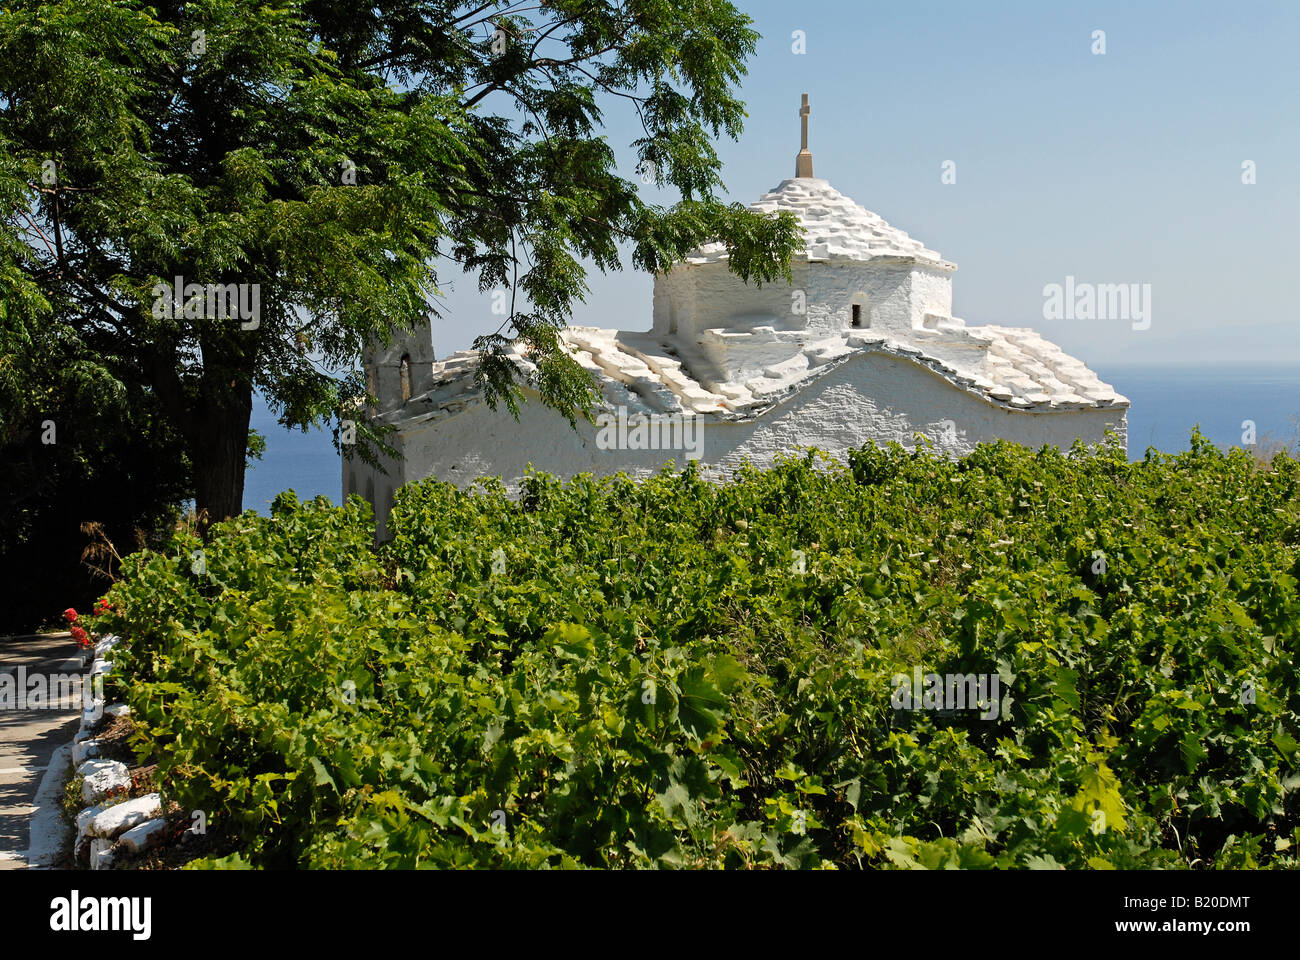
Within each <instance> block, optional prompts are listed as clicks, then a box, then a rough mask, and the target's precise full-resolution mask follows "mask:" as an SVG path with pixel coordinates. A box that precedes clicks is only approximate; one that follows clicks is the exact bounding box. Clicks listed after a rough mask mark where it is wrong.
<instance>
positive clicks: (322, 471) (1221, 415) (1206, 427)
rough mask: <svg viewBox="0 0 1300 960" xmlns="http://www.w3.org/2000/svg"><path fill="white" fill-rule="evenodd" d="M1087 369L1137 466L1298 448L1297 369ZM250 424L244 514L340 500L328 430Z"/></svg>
mask: <svg viewBox="0 0 1300 960" xmlns="http://www.w3.org/2000/svg"><path fill="white" fill-rule="evenodd" d="M1093 370H1095V371H1096V373H1097V375H1098V376H1099V377H1101V378H1102V380H1104V381H1106V382H1107V383H1109V384H1111V385H1112V386H1114V388H1115V389H1116V390H1117V391H1118V392H1120V393H1122V394H1123V395H1124V396H1126V397H1128V399H1129V401H1130V403H1131V404H1132V406H1131V407H1130V408H1129V415H1128V453H1129V458H1130V459H1132V460H1141V459H1142V458H1143V457H1144V456H1145V455H1146V451H1147V449H1148V448H1149V447H1154V448H1155V449H1157V450H1159V451H1161V452H1164V453H1178V452H1180V451H1183V450H1186V449H1187V448H1188V440H1189V439H1190V437H1191V433H1192V430H1193V428H1194V427H1196V426H1198V425H1199V426H1200V428H1201V433H1203V434H1204V435H1205V436H1206V437H1207V438H1208V439H1209V440H1210V441H1211V442H1212V443H1215V444H1217V445H1218V446H1221V447H1233V446H1243V445H1245V441H1246V440H1249V438H1250V429H1251V427H1252V426H1253V431H1254V439H1255V449H1260V448H1265V447H1276V446H1280V445H1285V446H1287V447H1288V448H1289V449H1291V450H1292V451H1294V450H1296V448H1297V444H1298V442H1300V365H1295V364H1291V365H1285V366H1283V365H1270V364H1249V365H1247V364H1242V365H1226V364H1206V363H1196V364H1160V365H1150V364H1147V365H1140V364H1094V365H1093ZM252 426H253V427H254V428H255V429H256V430H258V431H259V432H260V433H261V434H262V435H263V436H264V437H266V452H265V454H264V455H263V457H262V459H261V460H260V461H255V462H254V463H253V464H252V465H251V466H250V467H249V469H248V472H247V474H246V476H245V479H244V509H245V510H256V511H258V512H259V513H263V514H269V513H270V505H271V501H272V500H274V499H275V497H276V496H277V495H278V494H279V493H280V492H281V491H283V490H290V489H291V490H293V491H294V492H295V493H296V494H297V495H298V497H299V499H311V498H313V497H316V496H324V497H327V498H329V499H330V500H331V501H332V502H334V503H339V502H341V500H342V492H343V480H342V470H341V467H340V462H339V454H338V453H337V452H336V451H335V450H334V445H333V443H332V442H331V435H330V433H329V432H328V431H325V430H308V431H306V432H303V431H301V430H289V429H286V428H284V427H282V426H280V425H279V424H278V423H276V421H275V418H274V416H273V415H272V414H271V412H270V411H269V410H268V409H267V406H266V403H265V402H264V401H263V400H262V398H261V397H255V398H254V401H253V418H252ZM1248 449H1249V447H1248Z"/></svg>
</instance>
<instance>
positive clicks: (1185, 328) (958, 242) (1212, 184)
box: [434, 0, 1300, 364]
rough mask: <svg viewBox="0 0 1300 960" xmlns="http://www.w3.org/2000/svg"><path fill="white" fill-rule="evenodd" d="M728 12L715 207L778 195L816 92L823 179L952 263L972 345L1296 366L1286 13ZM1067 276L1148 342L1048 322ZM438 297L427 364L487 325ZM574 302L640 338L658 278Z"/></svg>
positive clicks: (1093, 356) (486, 308)
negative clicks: (735, 108)
mask: <svg viewBox="0 0 1300 960" xmlns="http://www.w3.org/2000/svg"><path fill="white" fill-rule="evenodd" d="M737 5H738V6H739V7H740V8H741V9H742V10H744V11H745V12H747V13H748V14H749V15H750V16H752V17H753V18H754V21H755V26H756V28H757V29H758V31H759V32H760V33H761V34H762V35H763V39H762V40H761V41H760V44H759V48H758V52H757V54H756V55H755V56H754V57H753V58H752V59H751V60H750V63H749V75H748V77H747V78H746V79H745V81H744V83H743V85H742V89H741V96H742V99H744V100H745V102H746V104H747V107H748V112H749V118H748V120H747V122H746V127H745V132H744V134H743V135H742V137H741V139H740V141H739V142H738V143H733V142H731V141H729V140H723V141H722V142H721V143H720V144H719V153H720V155H721V157H722V158H723V161H724V164H725V165H724V179H725V181H726V185H727V191H726V199H728V200H739V201H743V202H746V203H749V202H752V201H754V200H756V199H758V197H759V196H760V195H761V194H762V193H764V192H765V191H767V190H769V189H771V188H772V187H773V186H775V185H776V184H777V183H778V182H780V181H781V180H782V179H784V178H785V177H788V176H791V175H792V174H793V169H794V156H795V153H796V152H797V151H798V147H799V139H798V135H799V121H798V113H797V111H798V106H799V96H800V94H801V93H803V92H807V93H808V94H809V95H810V98H811V105H812V116H811V126H810V130H811V133H810V148H811V150H812V153H813V157H814V161H815V165H816V174H817V175H818V176H819V177H824V178H826V179H828V180H830V182H831V183H832V184H833V185H834V186H835V187H836V188H838V189H839V190H840V191H841V192H843V193H845V194H847V195H848V196H850V197H852V198H853V199H854V200H856V201H857V202H859V203H861V204H862V205H864V206H866V207H867V208H868V209H870V210H874V211H875V212H876V213H878V214H880V215H881V216H883V217H884V218H885V219H886V220H888V221H889V222H890V223H892V224H894V225H895V226H898V227H900V228H902V229H904V230H906V231H908V232H909V233H910V234H912V235H913V236H914V237H916V238H917V239H919V240H921V241H922V242H923V243H925V244H926V245H927V246H929V247H930V248H932V249H935V250H938V251H939V252H940V253H942V254H943V255H944V257H945V258H947V259H948V260H951V261H954V262H956V263H957V265H958V270H957V273H956V274H955V275H954V278H953V286H954V303H953V308H954V313H955V314H956V315H957V316H959V317H962V318H964V319H965V320H966V321H967V323H969V324H981V323H998V324H1004V325H1010V326H1030V327H1033V328H1035V329H1037V330H1039V331H1041V332H1042V333H1043V334H1044V335H1046V336H1048V337H1049V338H1050V339H1053V340H1055V341H1056V342H1057V343H1059V344H1060V345H1061V346H1062V347H1063V348H1064V349H1066V350H1067V351H1069V352H1071V353H1074V354H1075V355H1077V356H1079V357H1080V358H1082V359H1083V360H1085V361H1086V362H1089V363H1102V364H1110V363H1115V362H1118V361H1133V362H1142V363H1160V362H1187V361H1223V362H1237V363H1242V362H1245V363H1249V362H1255V361H1258V362H1278V361H1287V362H1291V361H1296V362H1300V306H1298V305H1297V304H1298V301H1297V296H1296V290H1295V283H1296V280H1297V274H1298V273H1300V269H1298V268H1300V226H1298V225H1300V187H1298V186H1297V176H1298V175H1300V66H1297V63H1298V58H1297V56H1296V53H1295V50H1296V46H1297V42H1298V41H1300V3H1297V2H1295V0H1285V2H1253V0H1244V2H1241V3H1237V4H1233V5H1228V4H1222V3H1204V2H1178V3H1173V2H1169V3H1156V2H1147V3H1143V2H1137V3H1134V2H1127V3H1093V4H1089V5H1088V6H1087V9H1084V8H1082V6H1081V5H1073V4H1071V5H1066V4H1057V3H1044V2H1041V0H1039V2H1007V0H1000V2H995V3H988V4H973V3H969V2H958V0H930V2H909V3H907V4H881V3H867V2H855V0H843V2H827V0H809V2H805V3H802V4H791V3H789V2H784V3H778V2H771V0H741V2H739V3H738V4H737ZM795 30H802V31H803V32H804V34H805V37H806V41H805V43H806V51H807V52H806V53H804V54H802V55H799V54H796V53H794V52H793V51H792V43H793V41H792V33H793V31H795ZM1094 30H1104V31H1105V35H1106V53H1105V54H1104V55H1095V54H1094V53H1093V52H1092V47H1093V44H1094V41H1093V36H1092V34H1093V31H1094ZM496 108H497V109H503V108H504V104H498V105H496ZM607 119H608V121H609V122H608V126H607V135H608V137H609V140H610V142H611V144H613V145H614V146H615V147H616V148H621V154H620V155H621V156H622V157H624V158H625V162H624V166H625V167H626V168H627V169H626V173H625V176H627V177H628V178H633V177H634V176H635V172H634V159H633V156H632V153H631V151H630V150H628V149H627V144H628V143H630V141H631V140H632V139H634V138H635V137H636V136H637V135H638V134H639V130H638V128H637V127H636V126H635V124H634V119H633V117H632V116H631V115H630V114H628V113H627V112H626V111H624V110H621V109H620V108H619V106H618V105H617V104H610V105H609V110H608V114H607ZM947 160H951V161H953V162H954V163H955V164H956V174H957V178H956V179H957V182H956V183H955V184H944V183H942V182H941V172H942V165H943V163H944V161H947ZM1246 160H1250V161H1253V162H1254V163H1255V165H1256V180H1257V182H1256V183H1255V184H1253V185H1249V186H1247V185H1244V184H1243V183H1242V182H1241V180H1242V166H1241V165H1242V163H1243V161H1246ZM645 189H646V190H647V191H648V196H650V197H651V198H655V199H657V200H659V201H661V202H671V201H672V200H673V199H675V198H674V197H673V196H672V195H670V194H669V193H667V192H662V193H661V192H659V191H656V190H655V189H653V188H645ZM1067 275H1069V276H1073V277H1075V278H1076V280H1077V281H1080V282H1092V283H1148V284H1151V298H1152V310H1151V325H1150V328H1149V329H1146V330H1134V329H1132V324H1131V323H1130V322H1129V321H1127V320H1094V321H1084V320H1059V321H1049V320H1045V319H1044V318H1043V302H1044V296H1043V287H1044V285H1046V284H1049V283H1064V281H1065V278H1066V276H1067ZM446 276H447V279H448V280H454V281H455V282H454V289H452V288H450V287H449V289H448V290H447V296H446V297H445V299H444V301H443V303H444V312H445V316H444V317H443V318H442V319H439V320H435V322H434V345H435V349H436V350H437V353H438V356H440V357H441V356H445V355H446V354H448V353H450V352H451V351H453V350H459V349H465V348H467V347H468V346H469V344H470V342H471V341H472V340H473V338H474V337H475V336H476V335H478V334H479V333H482V332H485V331H488V330H492V329H495V328H496V326H497V324H498V323H499V320H500V318H499V317H495V318H494V317H493V315H492V314H491V311H490V302H489V301H488V300H487V299H486V298H484V297H482V296H480V295H478V294H477V292H476V281H475V279H474V278H472V277H466V276H464V275H457V273H456V272H455V271H453V272H451V273H448V274H447V275H446ZM589 283H590V286H591V288H592V292H591V294H590V295H589V296H588V298H587V303H586V304H579V305H578V306H577V308H576V310H575V313H574V318H573V322H574V323H579V324H586V325H594V326H606V327H618V328H621V329H646V328H648V327H649V326H650V317H651V313H650V309H651V299H650V296H651V289H652V278H651V277H649V276H648V275H646V274H642V273H637V272H634V271H631V270H630V269H629V270H625V271H624V272H622V273H613V274H608V275H601V274H600V273H598V272H593V273H592V274H591V275H590V276H589Z"/></svg>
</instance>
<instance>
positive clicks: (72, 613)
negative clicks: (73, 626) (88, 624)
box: [63, 607, 77, 623]
mask: <svg viewBox="0 0 1300 960" xmlns="http://www.w3.org/2000/svg"><path fill="white" fill-rule="evenodd" d="M63 619H64V620H66V621H68V623H76V622H77V611H76V610H73V609H72V608H71V607H68V609H66V610H64V611H63Z"/></svg>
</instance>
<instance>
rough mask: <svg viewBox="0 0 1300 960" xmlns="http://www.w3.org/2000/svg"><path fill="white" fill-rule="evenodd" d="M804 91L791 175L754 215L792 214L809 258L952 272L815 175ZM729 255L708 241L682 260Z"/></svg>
mask: <svg viewBox="0 0 1300 960" xmlns="http://www.w3.org/2000/svg"><path fill="white" fill-rule="evenodd" d="M809 113H811V108H810V107H809V106H808V94H806V93H805V94H804V95H803V106H802V107H801V108H800V110H799V116H800V121H801V127H802V131H801V136H802V149H801V150H800V151H799V154H798V156H797V157H795V175H794V176H793V177H791V178H790V179H789V180H782V181H781V182H780V183H779V184H777V185H776V187H775V188H774V189H772V190H769V191H768V192H767V193H765V194H763V196H762V198H760V199H759V201H758V202H757V203H751V204H750V205H749V209H751V210H753V211H755V212H757V213H779V212H781V211H783V210H785V211H789V212H790V213H793V214H794V215H795V217H797V218H798V220H799V225H800V226H802V227H803V231H804V246H803V249H802V250H801V251H799V252H800V253H802V254H803V256H804V257H805V258H806V259H808V260H819V261H827V260H831V261H835V260H838V261H846V260H847V261H851V262H855V263H863V262H866V261H868V260H873V259H876V258H878V257H901V258H907V259H910V260H916V261H918V262H921V263H927V264H930V265H931V266H935V267H939V268H940V269H943V270H955V269H957V265H956V264H954V263H949V262H947V261H946V260H944V259H943V257H941V256H939V254H938V253H936V252H935V251H934V250H930V249H927V248H926V246H925V245H924V244H923V243H921V242H920V241H919V240H913V239H912V238H911V237H909V236H908V235H907V234H906V233H905V232H903V231H902V230H899V229H898V228H897V227H891V226H890V225H889V224H888V223H886V222H885V221H884V219H882V218H881V217H880V216H879V215H877V214H874V213H872V212H871V211H870V210H868V209H867V208H866V207H864V206H862V205H861V204H857V203H854V202H853V201H852V200H850V199H849V198H848V197H846V196H845V195H844V194H842V193H840V192H839V191H838V190H836V189H835V188H834V187H832V186H831V185H830V181H829V180H822V179H819V178H817V177H814V176H813V158H812V153H811V151H809V149H808V115H809ZM726 258H727V248H726V246H725V245H724V244H721V243H707V244H704V245H703V246H701V247H699V248H698V249H696V250H693V251H692V252H691V253H690V255H689V256H687V257H686V262H687V263H691V264H696V263H715V262H717V261H719V260H725V259H726Z"/></svg>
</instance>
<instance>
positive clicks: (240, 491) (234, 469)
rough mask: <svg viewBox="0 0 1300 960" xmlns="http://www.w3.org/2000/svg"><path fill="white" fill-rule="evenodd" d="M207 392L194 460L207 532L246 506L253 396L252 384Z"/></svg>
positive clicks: (202, 523) (197, 500) (199, 507)
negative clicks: (249, 429)
mask: <svg viewBox="0 0 1300 960" xmlns="http://www.w3.org/2000/svg"><path fill="white" fill-rule="evenodd" d="M204 392H205V394H207V395H206V397H205V399H206V400H207V401H208V402H207V403H206V404H205V409H203V410H202V411H201V412H200V413H199V416H198V417H197V418H196V423H195V427H196V429H195V430H194V431H193V434H192V440H191V442H190V462H191V463H192V464H193V465H194V506H195V509H196V510H197V511H198V514H199V529H200V530H202V531H204V532H206V531H207V528H208V527H209V526H210V525H211V524H213V523H217V522H218V521H221V520H227V519H229V518H230V517H233V516H236V515H237V514H239V513H240V512H241V511H242V510H243V506H244V466H245V464H246V462H247V454H248V421H249V418H250V416H251V415H252V411H253V398H252V391H251V388H246V389H243V390H238V391H236V390H234V389H231V390H227V391H220V392H216V393H215V395H213V394H212V393H208V392H207V391H204Z"/></svg>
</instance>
